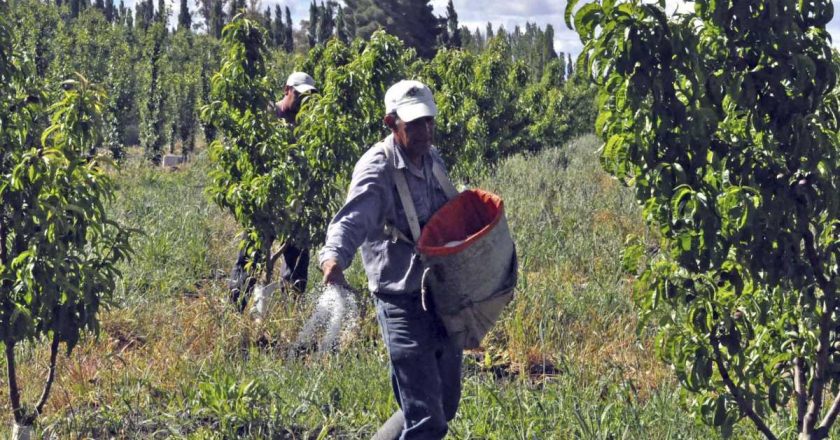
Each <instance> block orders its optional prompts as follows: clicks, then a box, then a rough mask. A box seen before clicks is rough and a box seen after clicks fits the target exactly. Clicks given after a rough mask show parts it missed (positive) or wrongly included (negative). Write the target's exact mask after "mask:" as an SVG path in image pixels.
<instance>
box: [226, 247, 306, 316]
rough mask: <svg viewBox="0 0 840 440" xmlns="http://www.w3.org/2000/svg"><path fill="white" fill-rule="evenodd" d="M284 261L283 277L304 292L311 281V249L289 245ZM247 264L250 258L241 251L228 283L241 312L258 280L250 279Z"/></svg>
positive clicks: (232, 297) (233, 301) (232, 300)
mask: <svg viewBox="0 0 840 440" xmlns="http://www.w3.org/2000/svg"><path fill="white" fill-rule="evenodd" d="M283 260H284V262H285V263H286V264H285V266H284V267H283V273H282V274H281V276H282V277H283V279H284V280H286V281H287V282H288V283H289V284H291V286H292V287H293V288H294V289H295V290H297V291H298V292H301V293H302V292H304V291H305V290H306V284H307V281H308V279H309V249H299V248H297V247H295V246H292V245H289V246H287V247H286V250H285V251H283ZM246 264H248V256H247V255H246V254H245V252H244V251H239V255H238V256H237V257H236V263H235V264H234V265H233V269H232V270H231V272H230V280H229V281H228V288H229V289H230V300H231V302H232V303H234V304H236V306H237V307H238V308H239V311H240V312H241V311H243V310H244V309H245V303H247V302H248V298H249V297H250V295H251V291H252V290H253V289H254V284H256V280H254V279H253V278H250V277H248V273H247V272H246V271H245V265H246Z"/></svg>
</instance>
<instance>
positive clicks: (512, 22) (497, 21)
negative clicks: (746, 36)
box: [117, 0, 840, 54]
mask: <svg viewBox="0 0 840 440" xmlns="http://www.w3.org/2000/svg"><path fill="white" fill-rule="evenodd" d="M134 1H135V0H125V2H126V6H130V7H131V8H132V9H133V8H134ZM318 1H320V0H318ZM666 1H667V3H668V10H669V11H673V10H675V9H677V8H679V7H685V4H686V3H685V2H684V1H680V0H666ZM167 2H169V5H170V7H171V8H172V11H173V14H172V19H173V20H174V19H175V17H177V16H178V9H179V2H178V1H177V0H167ZM190 2H191V4H192V6H191V8H192V9H193V10H195V6H194V0H190ZM310 2H311V0H261V6H260V9H261V10H265V8H266V6H271V9H272V11H273V10H274V5H277V4H279V5H281V6H284V7H285V6H288V7H289V10H290V11H291V13H292V20H293V21H294V22H295V25H297V23H298V22H300V20H302V19H308V18H309V4H310ZM447 2H448V0H431V3H432V6H433V7H434V9H435V13H436V14H438V15H446V3H447ZM117 3H119V2H117ZM453 3H454V5H455V10H456V11H457V13H458V21H459V23H460V24H461V25H462V26H467V27H469V28H470V29H472V30H475V28H476V27H478V28H479V29H481V32H482V33H484V29H485V27H486V26H487V22H490V23H493V28H494V29H496V28H498V27H499V25H502V26H504V27H505V29H507V30H512V29H513V28H514V26H516V25H519V26H521V27H522V28H524V27H525V23H526V22H531V23H537V24H538V25H540V27H542V28H545V25H547V24H551V25H552V26H554V34H555V39H554V49H555V50H556V51H557V52H566V53H572V54H577V53H579V52H580V50H581V43H580V39H579V38H578V36H577V34H576V33H575V32H574V31H571V30H569V29H567V28H566V25H565V23H564V20H563V12H564V10H565V8H566V1H565V0H530V1H523V0H453ZM838 15H840V14H838ZM828 28H829V32H831V34H832V36H833V37H834V38H833V40H834V41H833V42H834V45H835V46H836V47H838V48H840V18H836V17H835V18H834V19H833V20H832V21H831V23H829V25H828Z"/></svg>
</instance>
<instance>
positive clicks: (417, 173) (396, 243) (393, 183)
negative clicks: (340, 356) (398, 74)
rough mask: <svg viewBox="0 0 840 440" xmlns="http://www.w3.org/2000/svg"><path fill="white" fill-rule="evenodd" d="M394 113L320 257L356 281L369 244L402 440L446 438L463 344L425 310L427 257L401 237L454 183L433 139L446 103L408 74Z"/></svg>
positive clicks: (391, 99) (390, 107) (332, 270)
mask: <svg viewBox="0 0 840 440" xmlns="http://www.w3.org/2000/svg"><path fill="white" fill-rule="evenodd" d="M385 112H386V115H385V118H384V122H385V125H386V126H388V128H390V129H391V134H390V135H389V136H388V137H386V138H385V139H384V140H383V141H382V142H380V143H379V144H377V145H375V146H374V147H373V148H371V149H369V150H368V151H367V152H366V153H365V154H364V155H363V156H362V158H361V159H360V160H359V161H358V163H357V164H356V167H355V170H354V171H353V179H352V182H351V184H350V189H349V193H348V196H347V200H346V202H345V204H344V206H343V207H342V208H341V210H340V211H339V212H338V214H336V216H335V218H333V220H332V222H331V223H330V226H329V228H328V229H327V238H326V244H325V246H324V248H323V249H322V250H321V252H320V254H319V263H320V267H321V270H322V271H323V272H324V283H325V284H327V285H330V284H338V285H346V281H345V279H344V269H346V268H347V267H348V266H349V265H350V261H351V260H352V258H353V255H354V254H355V252H356V249H357V248H359V247H360V246H361V251H362V261H363V263H364V267H365V272H366V273H367V277H368V285H369V289H370V291H371V292H373V293H374V295H375V302H376V311H377V319H378V321H379V325H380V329H381V331H382V336H383V339H384V340H385V345H386V347H387V349H388V354H389V357H390V362H391V380H392V384H393V389H394V396H395V397H396V399H397V403H399V405H400V408H401V409H402V411H403V413H404V417H405V422H404V425H403V429H402V435H401V438H402V439H439V438H443V437H444V436H445V435H446V432H447V430H448V426H447V425H448V422H449V421H450V420H452V418H454V417H455V412H456V410H457V408H458V403H459V400H460V396H461V363H462V358H463V350H462V349H461V347H460V345H458V344H456V343H454V341H453V340H452V339H451V338H450V337H449V336H448V335H447V333H446V330H445V329H444V327H443V324H442V323H441V321H440V319H439V318H438V317H437V315H436V314H435V313H434V311H433V310H431V309H429V310H426V309H425V308H424V304H423V299H422V297H421V292H420V287H421V276H422V272H423V267H422V263H421V261H420V258H419V256H418V254H417V251H416V248H415V246H413V245H412V244H411V243H410V240H404V239H398V238H399V237H406V236H409V234H410V235H411V236H415V237H416V236H419V231H415V230H412V229H414V228H416V227H415V226H413V225H415V224H419V225H421V226H422V225H423V224H425V222H426V220H428V219H429V218H430V217H431V215H432V214H433V213H434V212H435V211H436V210H437V209H438V208H440V207H441V206H442V205H444V204H445V203H446V201H447V200H448V197H447V193H449V194H450V195H451V194H452V193H453V192H454V187H453V186H452V183H451V182H450V181H449V178H448V177H447V176H446V173H445V171H443V169H444V167H443V161H442V159H441V157H440V155H439V154H438V152H437V150H436V149H435V148H434V147H433V146H432V142H433V140H434V130H435V121H434V117H435V115H436V114H437V107H436V106H435V102H434V97H433V96H432V92H431V91H430V90H429V88H428V87H426V86H425V85H424V84H422V83H420V82H418V81H400V82H398V83H397V84H395V85H393V86H391V88H390V89H388V91H387V92H386V94H385ZM401 176H404V177H401ZM401 192H402V193H403V194H406V196H408V195H410V198H411V200H412V201H413V202H414V203H413V204H414V207H413V209H412V208H409V209H405V208H404V207H403V204H402V203H401V202H399V201H398V200H400V193H401ZM406 205H408V203H406ZM407 211H408V213H407ZM408 216H411V217H412V219H411V220H410V219H409V217H408ZM410 225H412V226H410Z"/></svg>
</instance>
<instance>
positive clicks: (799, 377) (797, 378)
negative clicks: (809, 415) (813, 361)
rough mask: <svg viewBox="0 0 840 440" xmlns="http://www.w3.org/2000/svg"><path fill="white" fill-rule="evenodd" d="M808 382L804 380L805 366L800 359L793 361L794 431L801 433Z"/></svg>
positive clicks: (805, 408)
mask: <svg viewBox="0 0 840 440" xmlns="http://www.w3.org/2000/svg"><path fill="white" fill-rule="evenodd" d="M807 383H808V380H807V379H806V378H805V365H804V360H803V359H802V358H801V357H797V358H796V359H794V360H793V389H794V392H795V394H796V429H797V431H802V423H803V421H804V420H805V411H806V410H807V408H808V395H807V394H806V391H805V387H806V384H807Z"/></svg>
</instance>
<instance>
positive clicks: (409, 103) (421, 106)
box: [385, 80, 437, 122]
mask: <svg viewBox="0 0 840 440" xmlns="http://www.w3.org/2000/svg"><path fill="white" fill-rule="evenodd" d="M394 112H396V113H397V116H399V117H400V119H402V120H403V121H405V122H411V121H413V120H415V119H417V118H425V117H427V116H431V117H434V116H435V115H437V106H436V105H435V97H434V96H432V91H431V90H429V88H428V87H426V85H425V84H423V83H421V82H420V81H414V80H402V81H400V82H398V83H396V84H394V85H392V86H391V88H389V89H388V91H387V92H385V113H394Z"/></svg>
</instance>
